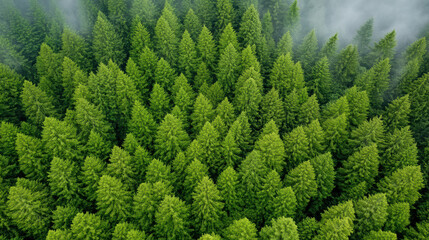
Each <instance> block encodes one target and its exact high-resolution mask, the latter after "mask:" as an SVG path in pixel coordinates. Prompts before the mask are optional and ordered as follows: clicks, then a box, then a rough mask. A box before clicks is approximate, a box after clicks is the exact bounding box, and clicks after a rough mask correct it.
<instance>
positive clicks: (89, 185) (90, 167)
mask: <svg viewBox="0 0 429 240" xmlns="http://www.w3.org/2000/svg"><path fill="white" fill-rule="evenodd" d="M105 169H106V164H105V163H104V162H103V161H102V160H100V159H99V158H97V157H93V156H88V157H86V158H85V161H84V163H83V166H82V169H81V173H80V181H81V182H82V188H83V189H82V192H83V193H84V195H85V196H86V198H87V199H88V200H89V201H95V200H96V197H97V195H96V190H97V188H98V182H99V180H100V178H101V176H102V175H103V174H104V172H105Z"/></svg>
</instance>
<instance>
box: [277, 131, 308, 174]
mask: <svg viewBox="0 0 429 240" xmlns="http://www.w3.org/2000/svg"><path fill="white" fill-rule="evenodd" d="M283 139H284V143H285V150H286V151H285V156H286V165H287V166H286V170H291V169H293V168H295V167H296V166H298V165H299V164H301V163H302V162H304V161H305V160H307V159H308V158H309V156H308V144H309V142H308V138H307V136H306V134H305V131H304V128H303V127H302V126H299V127H297V128H295V129H293V130H292V132H290V133H288V134H287V135H286V136H284V137H283Z"/></svg>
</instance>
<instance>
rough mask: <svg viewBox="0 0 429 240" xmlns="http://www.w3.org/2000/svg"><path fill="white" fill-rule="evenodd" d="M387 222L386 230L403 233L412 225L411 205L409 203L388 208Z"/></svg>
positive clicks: (396, 204)
mask: <svg viewBox="0 0 429 240" xmlns="http://www.w3.org/2000/svg"><path fill="white" fill-rule="evenodd" d="M387 213H388V215H387V220H386V223H385V225H384V229H385V230H388V231H392V232H397V233H401V232H403V231H405V229H406V227H407V226H408V225H409V224H410V205H409V204H408V203H395V204H391V205H389V206H388V207H387Z"/></svg>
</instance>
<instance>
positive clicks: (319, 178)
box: [310, 152, 336, 201]
mask: <svg viewBox="0 0 429 240" xmlns="http://www.w3.org/2000/svg"><path fill="white" fill-rule="evenodd" d="M310 163H311V166H312V167H313V169H314V173H315V175H316V183H317V196H316V197H315V199H316V200H318V201H320V200H324V199H326V198H328V197H329V196H331V193H332V190H334V187H335V183H334V181H335V178H336V172H335V169H334V161H333V159H332V154H331V153H329V152H328V153H325V154H321V155H318V156H316V157H314V158H312V159H311V160H310Z"/></svg>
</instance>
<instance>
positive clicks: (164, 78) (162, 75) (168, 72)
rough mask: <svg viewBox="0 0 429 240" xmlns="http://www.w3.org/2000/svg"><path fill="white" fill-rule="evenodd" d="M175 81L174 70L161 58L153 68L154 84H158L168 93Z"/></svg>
mask: <svg viewBox="0 0 429 240" xmlns="http://www.w3.org/2000/svg"><path fill="white" fill-rule="evenodd" d="M175 79H176V73H175V71H174V69H173V68H171V66H170V64H169V63H168V62H167V61H165V60H164V58H161V59H160V60H159V61H158V63H157V64H156V68H155V74H154V80H155V84H159V85H160V86H161V87H162V88H164V89H165V90H166V91H167V92H170V91H171V87H172V86H173V83H174V80H175Z"/></svg>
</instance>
